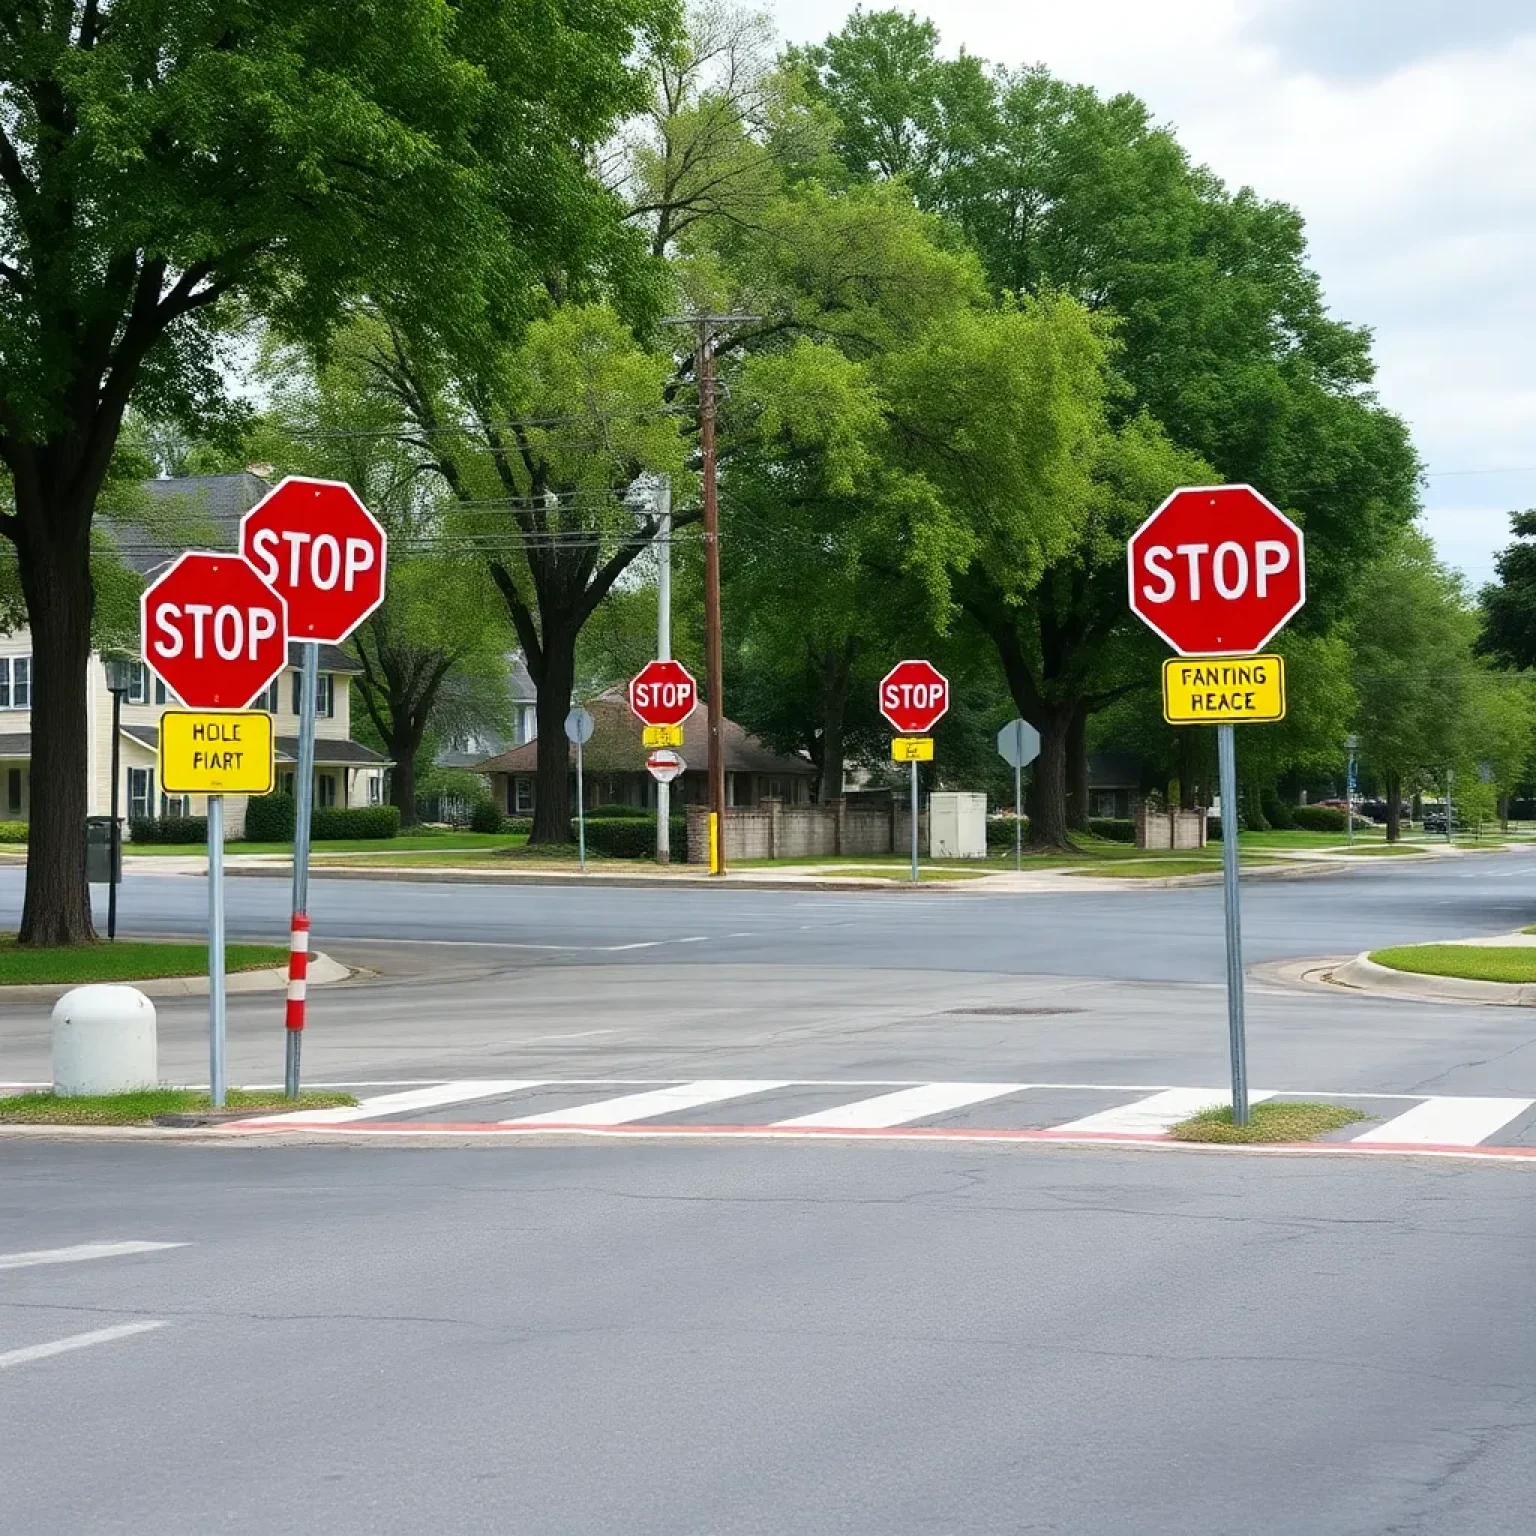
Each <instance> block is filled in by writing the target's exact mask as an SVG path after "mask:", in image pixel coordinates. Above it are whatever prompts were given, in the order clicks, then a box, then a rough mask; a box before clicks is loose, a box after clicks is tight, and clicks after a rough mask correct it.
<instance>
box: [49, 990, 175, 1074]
mask: <svg viewBox="0 0 1536 1536" xmlns="http://www.w3.org/2000/svg"><path fill="white" fill-rule="evenodd" d="M159 1076H160V1073H159V1061H158V1057H157V1055H156V1046H155V1005H154V1004H153V1003H152V1002H150V1000H149V999H148V998H147V997H145V996H144V994H143V993H142V992H140V991H139V990H138V989H137V988H136V987H112V986H93V987H76V988H75V989H74V990H73V991H72V992H66V993H65V994H64V996H63V997H61V998H60V999H59V1000H58V1002H56V1003H55V1004H54V1005H53V1091H54V1092H55V1093H56V1094H59V1095H75V1094H101V1093H132V1092H133V1091H134V1090H135V1089H138V1088H153V1087H154V1086H155V1084H156V1083H157V1082H158V1080H159Z"/></svg>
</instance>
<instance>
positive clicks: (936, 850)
mask: <svg viewBox="0 0 1536 1536" xmlns="http://www.w3.org/2000/svg"><path fill="white" fill-rule="evenodd" d="M986 856H987V797H986V796H985V795H983V794H977V793H975V792H973V791H962V790H941V791H936V792H935V793H934V794H931V795H929V797H928V857H929V858H930V859H984V858H986Z"/></svg>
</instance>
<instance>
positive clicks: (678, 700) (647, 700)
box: [635, 683, 693, 709]
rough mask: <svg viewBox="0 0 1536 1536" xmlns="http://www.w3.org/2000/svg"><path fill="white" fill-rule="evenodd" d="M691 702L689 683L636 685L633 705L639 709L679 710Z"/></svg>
mask: <svg viewBox="0 0 1536 1536" xmlns="http://www.w3.org/2000/svg"><path fill="white" fill-rule="evenodd" d="M692 702H693V687H692V685H691V684H689V683H636V684H635V703H636V704H638V705H639V706H640V708H641V709H656V708H658V707H659V708H661V709H681V708H682V707H683V706H684V705H685V704H691V703H692Z"/></svg>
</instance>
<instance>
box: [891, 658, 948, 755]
mask: <svg viewBox="0 0 1536 1536" xmlns="http://www.w3.org/2000/svg"><path fill="white" fill-rule="evenodd" d="M948 708H949V679H948V678H947V677H945V676H944V674H943V673H942V672H940V671H939V669H938V668H937V667H935V666H934V665H933V663H932V662H930V661H898V662H897V663H896V665H895V666H894V667H892V668H891V670H890V671H889V672H887V673H886V674H885V676H884V677H883V678H881V680H880V713H881V714H882V715H884V716H885V718H886V719H887V720H889V721H890V723H891V729H892V730H893V731H895V732H896V734H897V735H898V736H926V735H927V734H928V732H929V731H931V730H932V729H933V728H934V726H935V725H937V724H938V723H939V721H940V720H941V719H942V718H943V717H944V712H945V710H947V709H948Z"/></svg>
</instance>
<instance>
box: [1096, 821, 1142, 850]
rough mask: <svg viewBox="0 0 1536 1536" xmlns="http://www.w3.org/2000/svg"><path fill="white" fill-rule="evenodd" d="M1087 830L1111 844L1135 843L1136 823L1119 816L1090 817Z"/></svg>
mask: <svg viewBox="0 0 1536 1536" xmlns="http://www.w3.org/2000/svg"><path fill="white" fill-rule="evenodd" d="M1088 830H1089V831H1090V832H1092V833H1093V835H1094V836H1095V837H1102V838H1104V839H1105V841H1107V842H1111V843H1134V842H1135V841H1136V823H1135V822H1134V821H1130V820H1128V819H1126V818H1125V817H1121V816H1090V817H1089V818H1088Z"/></svg>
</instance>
